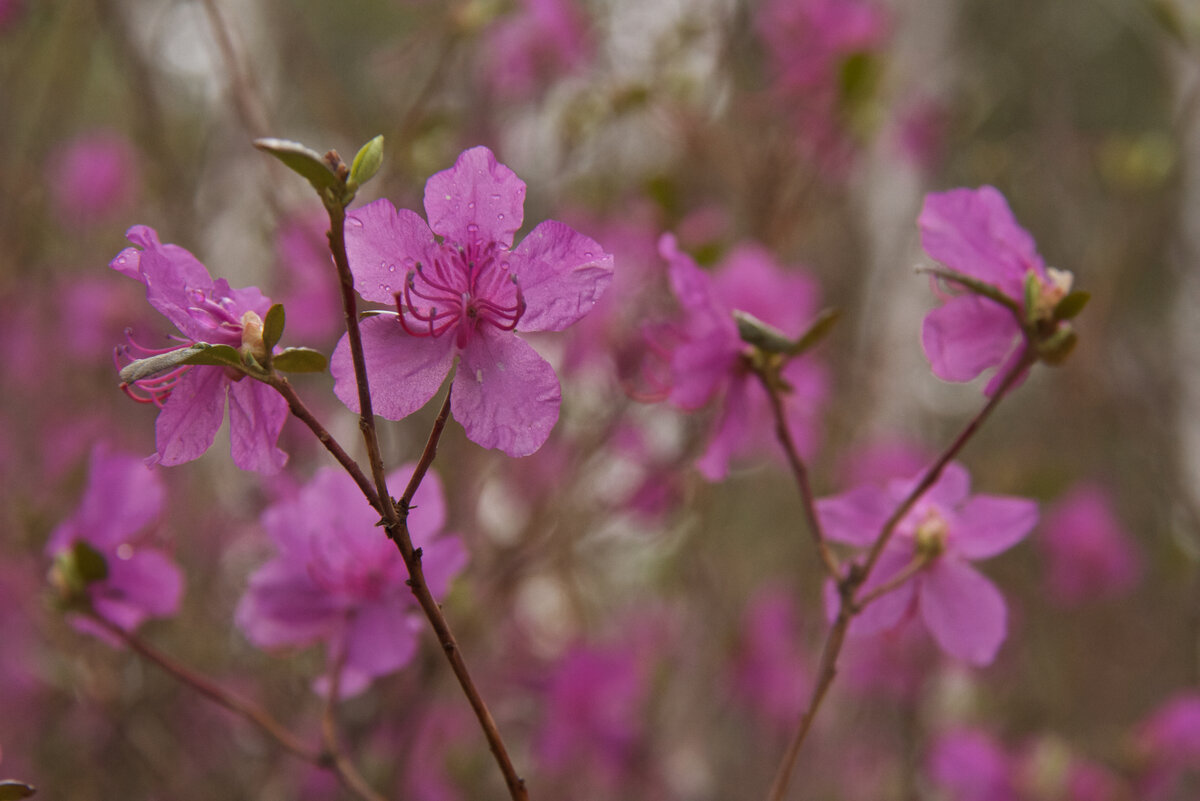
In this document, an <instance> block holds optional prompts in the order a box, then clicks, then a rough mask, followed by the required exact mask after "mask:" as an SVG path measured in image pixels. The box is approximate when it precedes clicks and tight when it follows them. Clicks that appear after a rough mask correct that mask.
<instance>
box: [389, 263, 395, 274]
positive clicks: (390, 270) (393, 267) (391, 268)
mask: <svg viewBox="0 0 1200 801" xmlns="http://www.w3.org/2000/svg"><path fill="white" fill-rule="evenodd" d="M388 272H389V273H394V272H396V265H394V264H389V265H388Z"/></svg>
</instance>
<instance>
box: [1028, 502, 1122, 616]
mask: <svg viewBox="0 0 1200 801" xmlns="http://www.w3.org/2000/svg"><path fill="white" fill-rule="evenodd" d="M1041 530H1042V536H1041V537H1040V538H1038V544H1039V545H1040V546H1041V550H1042V552H1043V553H1044V555H1045V558H1046V571H1047V572H1046V588H1047V590H1048V592H1049V595H1050V597H1051V598H1052V599H1054V600H1056V601H1058V602H1059V603H1061V604H1064V605H1073V604H1079V603H1083V602H1085V601H1090V600H1095V599H1099V598H1106V597H1114V596H1118V595H1121V594H1123V593H1125V592H1127V591H1129V590H1130V589H1131V588H1132V587H1133V586H1134V585H1135V584H1136V583H1137V580H1138V577H1139V576H1140V575H1141V557H1140V556H1139V554H1138V551H1137V549H1136V548H1135V547H1134V545H1133V542H1132V540H1131V539H1130V537H1129V534H1128V533H1127V532H1126V531H1125V529H1124V527H1123V526H1122V525H1121V524H1120V522H1119V521H1118V520H1117V517H1116V514H1115V512H1114V511H1113V508H1112V504H1111V502H1110V501H1109V496H1108V493H1107V492H1106V491H1105V490H1104V488H1102V487H1101V486H1099V485H1097V484H1082V485H1079V486H1077V487H1075V488H1074V489H1072V490H1071V491H1070V492H1069V493H1067V494H1066V495H1065V496H1064V497H1063V498H1061V499H1060V500H1059V501H1058V502H1057V503H1056V504H1055V505H1054V506H1053V507H1052V508H1051V510H1050V511H1049V512H1048V513H1047V515H1046V519H1045V522H1044V523H1043V525H1042V526H1041Z"/></svg>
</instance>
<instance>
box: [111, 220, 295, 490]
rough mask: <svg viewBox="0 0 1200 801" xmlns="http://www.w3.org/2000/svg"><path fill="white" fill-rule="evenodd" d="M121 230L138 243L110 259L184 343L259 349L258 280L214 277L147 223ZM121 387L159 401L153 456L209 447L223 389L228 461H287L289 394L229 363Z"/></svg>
mask: <svg viewBox="0 0 1200 801" xmlns="http://www.w3.org/2000/svg"><path fill="white" fill-rule="evenodd" d="M126 237H127V238H128V239H129V241H130V242H132V243H133V244H134V245H136V247H132V248H126V249H125V250H122V251H121V252H120V253H119V254H117V257H116V258H115V259H113V260H112V262H111V263H110V264H109V266H110V267H112V268H113V269H114V270H116V271H118V272H120V273H123V274H125V275H127V276H129V277H130V278H135V279H137V280H138V281H141V282H142V283H143V284H145V285H146V299H147V300H149V301H150V305H151V306H153V307H154V308H155V309H157V310H158V311H159V312H160V313H162V314H163V315H164V316H165V317H166V318H167V319H168V320H170V321H171V322H172V323H174V324H175V326H176V328H178V329H179V331H180V333H181V334H183V336H182V337H177V338H176V339H179V341H180V342H181V343H182V345H190V344H191V343H194V342H207V343H209V344H212V345H229V346H231V347H234V348H248V349H250V351H251V352H252V353H254V352H256V351H258V350H261V348H262V347H263V341H262V321H263V318H264V317H265V316H266V314H267V310H268V309H270V308H271V301H270V299H269V298H267V297H265V296H264V295H263V294H262V292H260V291H259V290H258V288H257V287H247V288H246V289H231V288H230V286H229V283H228V282H227V281H226V280H225V279H224V278H218V279H217V280H215V281H214V280H213V279H212V277H211V276H210V275H209V274H208V270H207V269H205V267H204V265H203V264H201V263H200V262H199V261H198V260H197V259H196V257H195V256H193V255H192V254H191V253H189V252H188V251H186V250H184V249H183V248H181V247H179V246H178V245H163V244H161V243H160V242H159V241H158V234H156V233H155V232H154V229H152V228H147V227H146V226H144V225H135V226H134V227H133V228H130V229H129V231H128V232H126ZM130 346H131V347H132V348H133V349H134V350H135V351H138V352H140V353H141V354H143V355H149V354H153V353H165V352H166V351H168V350H174V348H164V349H160V350H152V349H149V348H146V347H143V346H141V345H138V344H136V343H134V342H132V340H131V341H130ZM127 350H128V349H127ZM260 355H262V354H260ZM124 389H125V390H126V392H127V393H128V394H129V395H130V397H132V398H134V399H135V400H138V401H141V402H143V403H153V404H155V405H156V406H158V407H159V408H160V409H161V411H160V412H159V415H158V421H157V423H156V424H155V427H154V431H155V443H156V444H157V446H158V452H157V453H156V454H155V455H154V457H153V460H154V461H157V462H161V463H162V464H165V465H177V464H182V463H184V462H189V461H191V460H192V459H196V458H198V457H199V456H200V455H201V454H203V453H204V452H205V451H206V450H208V448H209V446H211V445H212V443H213V438H214V437H215V436H216V434H217V429H218V428H220V427H221V420H222V419H224V417H225V399H226V397H228V399H229V438H230V440H231V442H230V445H231V451H232V453H233V463H234V464H236V465H237V466H238V467H240V468H242V469H243V470H257V471H259V472H260V473H274V472H277V471H278V470H279V469H280V468H281V467H283V464H284V462H286V461H287V454H286V453H284V452H283V451H281V450H280V449H279V448H277V447H275V443H276V441H277V440H278V439H279V432H280V430H281V429H282V428H283V423H284V421H285V420H286V419H287V414H288V409H287V402H286V401H284V400H283V398H282V397H281V396H280V395H279V394H278V393H277V392H276V391H275V390H274V389H272V388H271V387H269V386H267V385H266V384H264V383H262V382H260V381H254V380H252V379H248V378H246V377H245V376H244V375H242V374H240V373H237V372H236V371H234V370H232V369H230V368H226V367H221V366H216V365H184V366H181V367H177V368H175V369H173V370H170V371H168V372H166V373H164V374H160V375H156V376H151V377H149V378H144V379H141V380H139V381H137V382H135V383H134V384H133V385H132V386H129V387H125V388H124Z"/></svg>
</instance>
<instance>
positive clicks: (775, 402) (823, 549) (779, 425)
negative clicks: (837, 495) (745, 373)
mask: <svg viewBox="0 0 1200 801" xmlns="http://www.w3.org/2000/svg"><path fill="white" fill-rule="evenodd" d="M755 372H756V374H757V375H758V378H759V380H760V381H761V382H762V385H763V389H765V390H766V392H767V397H768V398H769V399H770V401H771V414H772V415H774V417H775V436H776V437H777V438H778V439H779V444H780V445H782V446H783V451H784V453H786V454H787V460H788V464H789V465H791V468H792V475H793V476H795V477H796V486H797V488H798V489H799V490H800V503H801V505H802V506H803V508H804V520H805V523H807V525H808V530H809V531H810V532H812V537H813V541H814V542H815V543H816V545H817V553H819V554H820V555H821V562H822V563H823V564H824V565H825V572H826V573H828V574H829V577H830V578H832V579H833V580H834V581H837V580H838V578H840V577H841V575H842V573H841V570H840V569H839V567H838V562H837V557H835V556H834V555H833V551H832V550H830V548H829V542H828V540H826V539H825V533H824V531H823V530H822V528H821V520H820V518H819V517H817V505H816V497H815V496H814V495H813V491H812V484H811V483H810V482H809V480H808V468H807V467H806V466H805V464H804V460H803V459H801V458H800V452H799V451H798V450H796V441H795V440H794V439H793V438H792V431H791V428H790V427H789V426H788V422H787V415H785V414H784V411H783V399H782V398H780V397H779V390H778V388H777V387H776V386H775V385H774V383H773V382H772V381H771V380H770V379H769V378H768V377H767V375H766V374H765V373H763V372H760V371H755Z"/></svg>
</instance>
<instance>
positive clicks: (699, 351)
mask: <svg viewBox="0 0 1200 801" xmlns="http://www.w3.org/2000/svg"><path fill="white" fill-rule="evenodd" d="M659 252H660V253H661V254H662V257H663V258H664V259H666V260H667V264H668V274H669V277H670V281H671V287H672V289H673V290H674V292H675V296H676V297H677V298H678V300H679V305H680V306H681V307H682V309H683V319H682V320H681V321H680V323H679V324H678V325H677V326H675V335H676V337H677V340H676V341H675V342H674V343H672V344H673V347H672V350H671V355H670V364H671V385H670V389H669V393H668V399H669V400H670V401H671V403H672V404H674V405H675V406H678V407H679V408H681V409H685V410H688V411H691V410H695V409H699V408H702V407H703V406H705V405H707V404H709V403H712V402H714V401H715V402H716V403H717V405H718V407H719V410H718V412H717V416H716V419H715V422H714V424H713V427H712V430H711V432H710V434H709V437H708V445H707V448H706V450H705V452H704V454H703V455H702V456H701V457H700V459H699V461H698V462H697V463H696V467H697V468H698V469H699V470H700V473H701V475H703V476H704V477H705V478H707V479H709V480H710V481H718V480H720V479H722V478H724V477H725V475H726V474H727V473H728V472H729V462H730V460H731V459H732V458H733V457H734V456H735V455H737V454H742V453H746V452H747V451H750V450H754V449H761V448H764V447H767V448H770V449H771V451H772V452H774V451H775V449H777V447H778V446H777V445H775V444H774V443H773V434H772V432H773V431H774V426H773V423H772V418H771V412H770V409H769V405H768V403H769V401H768V399H767V396H766V392H765V391H763V390H762V389H761V388H760V387H758V386H755V385H756V384H757V379H756V378H755V377H754V375H753V374H752V373H751V372H750V370H749V368H748V367H747V366H746V364H745V363H744V361H743V355H744V354H745V353H746V351H747V350H748V348H749V346H748V345H746V343H744V342H743V341H742V339H741V337H740V336H739V335H738V330H737V325H736V323H735V322H734V318H733V316H732V312H733V311H734V310H735V309H737V310H740V311H744V312H748V313H750V314H752V315H754V316H755V317H757V318H758V319H760V320H762V321H763V322H765V323H768V324H770V325H773V326H775V327H776V328H778V329H780V330H781V331H783V333H785V334H787V335H788V336H799V335H800V334H802V333H803V332H804V330H805V329H806V328H807V326H808V324H809V323H811V322H812V320H813V318H814V317H815V315H816V313H817V300H818V291H819V290H818V288H817V284H816V281H815V280H813V279H812V278H811V277H809V276H808V275H807V274H805V273H801V272H797V271H786V270H784V269H783V268H781V267H780V266H779V265H777V264H776V263H775V260H774V258H773V257H772V256H771V255H770V254H769V253H768V252H767V251H766V250H765V249H764V248H762V247H760V246H758V245H752V244H744V245H740V246H738V247H736V248H734V250H733V251H732V252H731V253H730V254H729V256H728V257H727V258H726V259H725V261H724V262H723V264H722V265H721V267H720V268H718V270H717V271H716V272H714V273H708V272H705V271H704V270H701V269H700V267H699V266H698V265H697V264H696V262H695V261H693V260H692V258H691V257H690V256H689V255H687V254H686V253H684V252H683V251H682V250H680V249H679V247H678V245H677V243H676V241H675V237H674V236H672V235H671V234H664V235H663V236H662V238H661V240H660V241H659ZM782 375H783V378H784V380H785V381H787V383H788V384H789V385H790V386H791V388H792V391H791V392H790V393H788V394H786V395H785V396H784V406H785V414H786V415H787V417H788V421H789V423H790V425H791V430H792V436H793V437H794V438H795V440H796V444H797V448H798V449H799V450H800V452H801V453H802V454H804V455H805V456H811V455H812V453H813V452H814V451H815V450H816V448H817V440H818V429H817V422H818V419H819V414H820V409H821V406H822V405H823V403H824V401H825V397H826V395H827V394H828V377H827V375H826V372H825V370H824V369H823V367H822V366H821V365H819V364H818V363H817V362H816V361H814V360H813V358H812V357H811V356H809V355H805V356H801V357H799V358H795V359H792V360H791V361H789V362H788V363H787V365H786V366H785V367H784V368H783V371H782Z"/></svg>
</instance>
